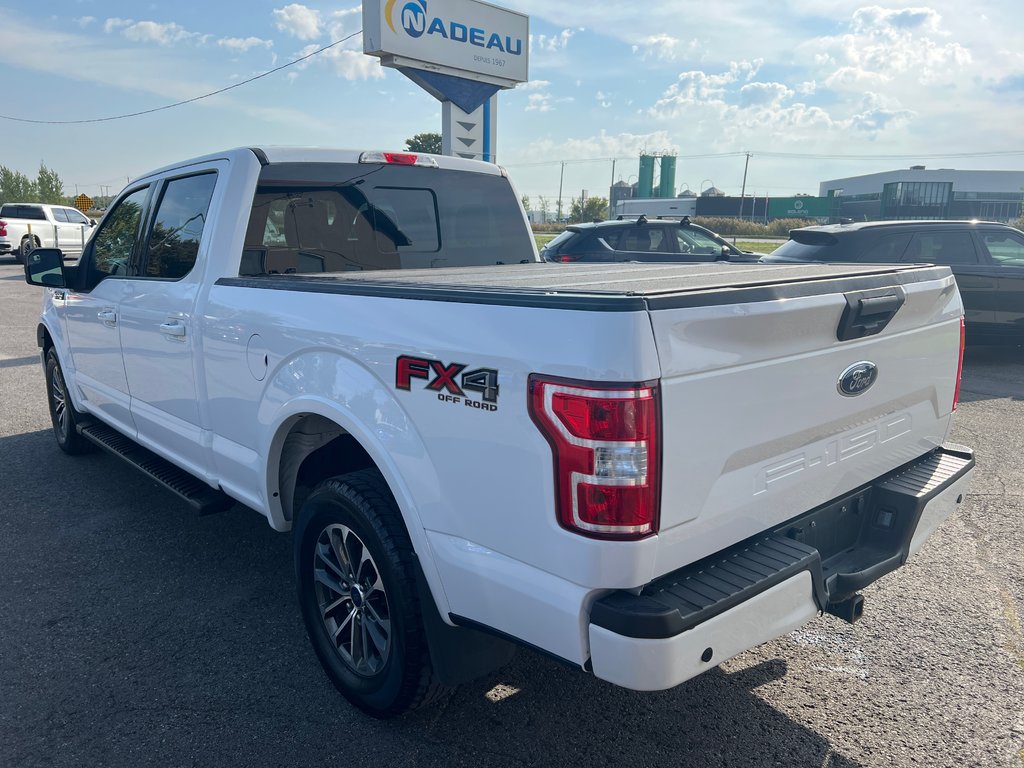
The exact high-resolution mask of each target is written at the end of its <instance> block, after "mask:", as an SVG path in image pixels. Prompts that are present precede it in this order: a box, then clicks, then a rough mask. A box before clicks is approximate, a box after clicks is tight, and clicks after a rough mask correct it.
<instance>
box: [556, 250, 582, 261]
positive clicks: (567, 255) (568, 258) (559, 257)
mask: <svg viewBox="0 0 1024 768" xmlns="http://www.w3.org/2000/svg"><path fill="white" fill-rule="evenodd" d="M582 258H583V257H582V256H574V255H573V254H571V253H559V254H558V255H556V256H555V257H554V259H555V261H559V262H561V263H563V264H568V263H569V262H570V261H579V260H580V259H582Z"/></svg>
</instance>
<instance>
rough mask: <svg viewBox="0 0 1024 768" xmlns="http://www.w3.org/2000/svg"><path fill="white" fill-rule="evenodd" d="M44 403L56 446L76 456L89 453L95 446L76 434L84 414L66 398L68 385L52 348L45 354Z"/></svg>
mask: <svg viewBox="0 0 1024 768" xmlns="http://www.w3.org/2000/svg"><path fill="white" fill-rule="evenodd" d="M46 403H47V405H48V406H49V408H50V422H51V423H52V424H53V434H54V436H55V437H56V438H57V445H58V446H59V447H60V449H61V450H62V451H64V453H67V454H69V455H71V456H78V455H80V454H83V453H91V452H92V451H94V450H95V446H94V445H93V444H92V443H90V442H89V441H88V440H86V439H85V438H84V437H82V436H81V435H80V434H78V424H79V423H81V421H82V419H83V418H84V414H82V413H81V412H80V411H76V410H75V406H74V405H73V404H72V402H71V398H70V397H69V396H68V385H67V382H66V381H65V380H64V371H63V370H62V369H61V367H60V361H59V360H58V359H57V353H56V352H54V350H53V347H50V348H49V349H48V350H47V352H46Z"/></svg>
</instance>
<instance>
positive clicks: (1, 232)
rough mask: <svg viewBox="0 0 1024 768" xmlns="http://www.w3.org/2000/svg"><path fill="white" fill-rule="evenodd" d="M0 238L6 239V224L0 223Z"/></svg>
mask: <svg viewBox="0 0 1024 768" xmlns="http://www.w3.org/2000/svg"><path fill="white" fill-rule="evenodd" d="M0 237H7V222H6V221H0Z"/></svg>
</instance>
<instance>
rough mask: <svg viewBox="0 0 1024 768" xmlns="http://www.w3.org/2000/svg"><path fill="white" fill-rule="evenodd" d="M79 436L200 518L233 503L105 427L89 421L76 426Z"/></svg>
mask: <svg viewBox="0 0 1024 768" xmlns="http://www.w3.org/2000/svg"><path fill="white" fill-rule="evenodd" d="M78 431H79V432H80V433H81V435H82V437H84V438H86V439H87V440H89V441H91V442H93V443H95V444H96V445H98V446H99V447H100V448H102V449H103V450H105V451H108V452H110V453H112V454H114V455H115V456H118V457H120V458H122V459H124V460H125V461H127V462H128V463H129V464H131V465H133V466H134V467H136V468H137V469H140V470H142V471H143V472H145V473H146V474H147V475H149V476H150V477H151V478H152V479H153V480H156V481H157V482H158V483H160V485H162V486H163V487H164V488H166V489H167V490H169V491H171V493H174V494H175V495H177V496H179V497H180V498H181V499H182V500H184V501H185V502H186V503H187V504H188V505H189V506H191V507H193V508H194V509H195V510H196V511H197V512H198V513H199V514H200V515H212V514H214V513H215V512H223V511H224V510H226V509H228V508H230V507H231V506H233V505H234V503H235V501H234V499H232V498H231V497H230V496H228V495H227V494H225V493H223V492H222V491H218V490H216V489H214V488H211V487H210V486H208V485H207V484H206V483H204V482H203V481H202V480H200V479H199V478H197V477H195V476H194V475H191V474H189V473H188V472H186V471H185V470H183V469H181V468H179V467H176V466H175V465H174V464H171V462H169V461H167V460H166V459H164V458H162V457H160V456H157V455H156V454H155V453H153V452H152V451H150V450H148V449H147V448H143V447H142V446H141V445H139V444H138V443H136V442H135V441H134V440H132V439H131V438H128V437H125V436H124V435H122V434H121V433H120V432H118V431H117V430H115V429H111V428H110V427H108V426H107V425H106V424H100V423H99V422H92V423H90V424H83V425H80V426H79V428H78Z"/></svg>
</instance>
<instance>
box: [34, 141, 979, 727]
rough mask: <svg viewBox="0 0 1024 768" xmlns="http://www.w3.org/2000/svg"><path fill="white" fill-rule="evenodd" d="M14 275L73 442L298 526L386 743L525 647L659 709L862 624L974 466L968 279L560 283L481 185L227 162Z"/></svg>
mask: <svg viewBox="0 0 1024 768" xmlns="http://www.w3.org/2000/svg"><path fill="white" fill-rule="evenodd" d="M25 271H26V278H27V279H28V280H29V282H31V283H33V284H35V285H40V286H44V287H47V288H48V290H47V291H46V292H45V298H44V301H43V311H42V318H41V321H40V323H39V327H38V341H39V345H40V347H41V349H42V360H43V364H44V367H45V374H46V387H47V393H48V398H49V405H50V411H51V415H52V421H53V427H54V431H55V433H56V437H57V441H58V443H59V445H60V447H61V448H62V449H63V450H65V451H66V452H68V453H78V452H81V451H83V450H86V449H87V448H90V447H93V446H96V445H98V446H101V447H103V448H105V449H107V450H109V451H111V452H112V453H114V454H117V455H118V456H121V457H122V458H125V459H127V460H128V461H130V462H132V463H134V464H135V465H137V466H138V467H140V468H141V469H143V470H145V471H147V472H149V473H150V474H151V475H152V476H153V477H154V478H155V479H156V480H158V481H159V482H161V483H163V484H164V485H165V486H166V487H168V488H169V489H171V490H172V491H175V492H176V493H178V494H180V495H181V496H182V497H184V498H185V499H187V500H189V501H190V502H192V503H193V504H194V505H196V506H197V507H198V508H199V509H200V510H201V511H204V512H209V511H215V510H218V509H223V508H225V507H226V506H228V505H231V504H233V503H235V502H239V503H241V504H242V505H245V506H247V507H250V508H252V509H253V510H256V511H258V512H259V513H261V514H263V515H265V516H266V518H267V519H268V520H269V522H270V525H271V526H272V527H273V528H274V529H276V530H279V531H288V530H291V531H292V532H293V539H294V559H295V568H296V581H297V587H298V600H299V603H300V606H301V610H302V614H303V617H304V620H305V623H306V627H307V630H308V633H309V637H310V640H311V642H312V645H313V647H314V649H315V651H316V654H317V656H318V657H319V659H320V661H321V663H322V665H323V667H324V669H325V671H326V672H327V674H328V675H329V676H330V678H331V680H332V681H333V682H334V684H335V685H336V686H337V687H338V688H339V690H340V691H341V692H342V693H343V694H344V695H345V696H346V697H347V698H348V699H349V700H350V701H352V702H353V703H354V704H355V705H357V706H359V707H361V708H362V709H363V710H365V711H367V712H369V713H370V714H372V715H375V716H378V717H386V716H390V715H394V714H397V713H400V712H403V711H405V710H407V709H410V708H412V707H414V706H417V705H419V704H422V703H424V702H426V701H429V700H431V699H432V698H434V697H435V696H436V695H437V694H438V693H439V692H440V691H442V690H444V688H445V686H449V685H453V684H457V683H459V682H461V681H465V680H468V679H471V678H473V677H474V676H478V675H480V674H483V673H486V672H488V671H490V670H491V669H493V668H496V667H497V666H500V665H501V664H503V663H505V662H506V661H507V660H508V658H509V656H510V653H511V650H512V649H513V648H514V647H515V645H516V644H522V645H526V646H529V647H532V648H534V649H538V650H540V651H543V652H544V653H547V654H550V655H552V656H554V657H557V658H559V659H562V660H564V661H566V662H568V663H570V664H571V665H573V666H575V667H577V668H579V669H581V670H585V671H587V672H589V673H592V674H594V675H596V676H597V677H599V678H601V679H604V680H607V681H610V682H612V683H615V684H617V685H620V686H625V687H627V688H632V689H638V690H654V689H664V688H669V687H671V686H675V685H678V684H679V683H681V682H683V681H684V680H687V679H688V678H691V677H693V676H694V675H697V674H699V673H701V672H703V671H705V670H707V669H710V668H712V667H714V666H715V665H717V664H719V663H720V662H722V661H724V660H726V659H728V658H730V657H732V656H734V655H735V654H737V653H739V652H741V651H743V650H745V649H748V648H751V647H753V646H755V645H757V644H759V643H763V642H765V641H768V640H771V639H773V638H776V637H778V636H780V635H782V634H784V633H786V632H788V631H790V630H793V629H795V628H796V627H799V626H801V625H802V624H804V623H805V622H808V621H810V620H812V619H813V618H814V617H815V616H817V615H818V614H819V613H821V612H827V613H831V614H835V615H838V616H840V617H842V618H844V619H846V620H848V621H854V620H855V619H856V618H858V617H859V616H860V613H861V611H862V609H863V600H862V598H861V596H860V594H859V590H861V589H862V588H863V587H864V586H866V585H868V584H870V583H871V582H873V581H874V580H876V579H877V578H879V577H880V576H883V575H884V574H886V573H888V572H890V571H892V570H894V569H896V568H898V567H899V566H900V565H902V564H903V563H904V562H906V560H907V558H908V557H909V556H910V555H911V554H913V553H914V552H915V551H916V550H917V549H918V548H919V547H920V546H921V545H922V543H923V542H924V540H925V538H926V537H927V536H928V535H929V534H930V533H931V532H932V531H933V530H934V529H935V527H936V526H937V525H938V524H939V523H940V522H942V520H944V519H945V518H946V517H947V516H948V515H949V514H950V513H951V512H952V511H953V510H954V509H955V507H956V506H957V504H959V503H960V502H961V501H962V500H963V495H964V493H965V492H966V490H967V485H968V482H969V478H970V474H971V472H972V469H973V466H974V458H973V455H972V453H971V451H970V449H967V448H963V447H959V446H953V445H948V444H945V441H946V439H947V436H948V434H949V431H950V426H951V421H952V418H953V412H954V410H955V408H956V403H957V397H958V390H959V376H960V365H961V360H962V339H963V336H962V334H963V323H962V306H961V303H960V297H959V295H958V293H957V288H956V285H955V283H954V281H953V278H952V276H951V274H950V272H949V270H948V269H947V268H945V267H929V266H913V265H900V266H886V265H848V266H839V267H833V266H827V265H820V264H799V265H793V266H774V265H773V266H768V265H759V264H730V263H722V262H718V263H713V264H628V265H626V264H595V265H582V266H581V265H556V264H547V263H542V262H539V261H538V258H537V255H536V248H535V246H534V244H533V241H532V239H531V234H530V230H529V228H528V226H527V222H526V219H525V216H524V214H523V211H522V209H521V207H520V205H519V202H518V198H517V196H516V194H515V192H514V190H513V188H512V186H511V184H510V183H509V181H508V179H507V178H506V177H505V173H504V172H503V171H502V170H501V169H500V168H498V167H497V166H493V165H489V164H484V163H479V162H474V161H467V160H461V159H455V158H446V157H432V156H425V155H418V156H417V155H412V154H404V153H386V152H383V153H382V152H364V153H359V152H350V151H340V150H338V151H332V150H312V149H308V150H302V149H284V148H265V149H247V148H242V149H234V150H231V151H227V152H223V153H219V154H214V155H210V156H207V157H201V158H198V159H194V160H189V161H187V162H183V163H179V164H176V165H173V166H169V167H166V168H163V169H160V170H158V171H154V172H153V173H151V174H149V175H147V176H145V177H142V178H140V179H138V180H136V181H134V182H133V183H132V184H131V186H129V187H128V188H127V189H125V190H124V191H123V192H122V193H121V194H120V195H119V197H118V198H117V199H116V201H115V202H114V204H113V205H112V207H111V208H110V210H109V211H108V213H107V215H106V217H105V218H104V220H103V222H102V223H101V224H100V226H99V228H98V230H97V232H96V233H95V235H94V236H93V237H92V238H91V239H90V241H89V243H88V244H87V247H86V250H85V254H84V256H83V258H82V259H81V262H80V263H79V264H78V265H77V266H74V267H68V266H65V265H64V264H63V262H62V260H61V259H60V254H59V253H58V252H57V251H53V250H50V249H45V248H43V249H37V250H35V251H33V252H32V253H31V254H30V258H29V261H28V263H27V264H26V267H25ZM141 641H144V640H141V639H140V642H141Z"/></svg>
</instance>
